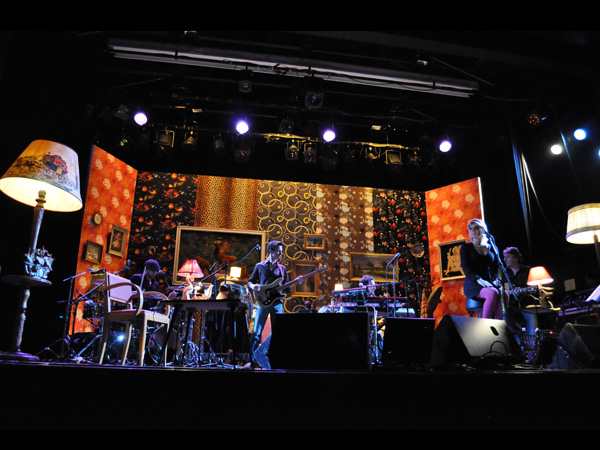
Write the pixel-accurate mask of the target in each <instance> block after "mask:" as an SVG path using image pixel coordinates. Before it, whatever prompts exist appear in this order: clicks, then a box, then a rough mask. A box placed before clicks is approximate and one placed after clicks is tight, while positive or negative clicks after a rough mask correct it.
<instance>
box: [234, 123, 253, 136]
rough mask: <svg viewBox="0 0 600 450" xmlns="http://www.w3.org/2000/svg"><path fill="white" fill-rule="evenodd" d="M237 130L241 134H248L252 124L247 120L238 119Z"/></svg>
mask: <svg viewBox="0 0 600 450" xmlns="http://www.w3.org/2000/svg"><path fill="white" fill-rule="evenodd" d="M235 130H236V131H237V132H238V133H239V134H246V133H247V132H248V131H249V130H250V125H248V122H247V121H245V120H238V121H237V123H236V124H235Z"/></svg>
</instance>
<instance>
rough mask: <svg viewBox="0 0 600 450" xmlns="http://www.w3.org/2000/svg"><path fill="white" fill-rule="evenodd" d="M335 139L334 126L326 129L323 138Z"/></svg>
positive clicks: (327, 140) (328, 140)
mask: <svg viewBox="0 0 600 450" xmlns="http://www.w3.org/2000/svg"><path fill="white" fill-rule="evenodd" d="M334 139H335V131H334V130H333V128H332V127H331V128H327V129H325V131H323V140H324V141H325V142H331V141H333V140H334Z"/></svg>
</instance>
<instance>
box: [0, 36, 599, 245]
mask: <svg viewBox="0 0 600 450" xmlns="http://www.w3.org/2000/svg"><path fill="white" fill-rule="evenodd" d="M3 36H4V37H5V39H4V41H3V42H5V43H8V44H6V45H5V48H7V49H8V50H9V52H8V54H9V57H7V59H6V60H5V62H6V64H5V70H4V78H3V81H4V83H3V84H2V87H3V89H4V92H5V95H4V97H5V99H7V100H5V102H4V104H5V110H6V111H8V110H9V109H10V110H11V111H19V110H25V108H26V107H27V106H26V105H27V104H33V103H36V102H37V104H38V105H39V106H40V108H42V112H39V113H34V112H29V111H28V112H27V114H29V115H30V116H31V122H30V123H33V122H35V128H31V127H28V126H27V125H26V124H24V123H22V121H18V120H15V123H16V127H17V128H22V130H20V131H23V132H22V133H14V134H15V135H16V136H20V137H23V139H25V136H26V134H27V133H32V134H34V136H32V138H40V137H42V136H46V137H49V138H52V137H53V134H55V137H54V138H55V139H56V140H59V141H63V142H64V141H65V140H66V141H67V142H66V143H67V144H69V142H68V141H69V139H72V136H73V135H74V133H79V134H81V133H83V132H85V133H87V134H86V136H87V137H86V139H88V141H85V140H84V139H81V138H79V140H75V139H73V140H74V141H76V142H77V144H75V143H74V144H73V146H77V147H78V148H81V147H82V146H84V145H87V144H86V142H90V141H93V140H95V141H96V142H98V143H99V144H100V145H101V146H102V147H103V148H105V149H106V150H108V151H110V152H112V153H114V154H115V155H116V156H118V157H119V158H121V159H123V160H124V161H126V162H127V163H129V164H131V165H132V166H134V167H135V168H137V169H139V170H160V171H174V172H185V173H200V174H211V175H220V176H241V177H251V178H263V179H264V178H268V179H282V180H291V181H307V182H322V183H330V184H351V185H360V186H373V187H382V188H394V189H411V190H428V189H432V188H436V187H439V186H444V185H447V184H449V183H453V182H457V181H461V180H464V179H467V178H471V177H481V178H482V184H483V187H484V192H485V195H486V196H487V197H488V198H484V200H485V201H486V203H485V206H486V213H488V211H493V210H494V203H496V201H499V202H504V201H506V200H507V199H509V201H510V203H511V205H512V207H513V209H515V210H516V212H514V213H512V214H510V216H511V217H512V219H515V218H516V219H517V220H518V217H519V215H520V214H521V211H520V208H521V206H520V197H519V192H518V185H517V181H516V178H515V166H514V159H513V149H514V148H518V149H520V150H522V152H523V154H524V155H525V157H526V161H527V164H528V167H529V169H530V172H531V180H532V182H533V184H534V188H535V189H536V190H535V193H534V195H535V196H536V198H535V199H534V200H532V203H535V202H539V203H540V205H541V206H540V209H542V210H543V213H544V217H543V218H542V219H540V220H541V221H543V222H554V225H553V226H554V227H556V228H557V229H558V230H559V231H560V233H559V234H562V228H563V227H564V224H562V222H563V221H564V217H565V215H566V210H567V209H568V208H569V207H570V206H574V205H575V204H579V203H584V202H589V201H595V200H597V197H598V187H597V183H596V181H595V176H596V174H597V171H598V169H599V168H600V167H599V163H598V158H597V157H596V155H595V151H594V146H595V145H596V144H597V143H598V142H600V139H598V131H597V130H594V133H595V136H594V133H593V135H592V137H596V140H595V141H592V144H577V146H575V144H573V147H572V149H571V152H570V154H569V155H568V156H565V155H563V156H561V157H559V158H550V157H549V154H548V152H547V149H546V148H545V145H546V144H547V142H548V141H549V139H550V138H552V139H555V138H557V137H560V134H559V132H560V131H564V132H565V134H566V132H567V131H568V129H569V127H570V126H572V125H574V124H576V123H578V121H581V120H591V121H593V122H595V121H596V120H597V117H598V86H597V84H598V83H597V80H598V77H597V67H596V66H597V61H598V53H599V44H600V42H599V39H598V37H599V34H598V32H594V31H564V30H563V31H315V30H311V31H295V30H294V31H61V32H41V31H38V32H24V31H19V32H5V34H4V35H3ZM123 46H124V47H129V48H137V49H144V51H145V54H146V55H150V56H152V57H153V58H154V59H155V61H147V60H132V59H124V58H120V57H117V53H118V50H119V48H121V47H123ZM169 55H170V56H169ZM199 57H202V58H212V61H213V63H215V64H216V65H217V66H218V68H215V67H206V66H200V65H198V64H197V63H198V61H197V60H198V58H199ZM258 60H261V61H263V63H261V65H258V64H257V63H256V61H258ZM240 61H247V62H240ZM424 61H426V62H427V64H423V62H424ZM192 62H193V63H192ZM213 65H214V64H213ZM40 67H43V69H44V70H40ZM233 69H236V70H233ZM241 69H244V70H246V71H247V72H244V70H241ZM342 71H345V72H356V73H377V74H379V75H382V74H383V75H390V74H391V75H398V74H401V75H402V76H403V78H405V79H406V78H408V79H414V80H426V81H427V80H432V81H435V84H434V85H432V86H429V87H423V86H424V85H417V86H416V87H415V85H414V84H413V83H410V82H409V83H407V82H406V81H404V82H403V83H404V84H402V83H401V82H398V81H394V82H384V83H382V82H378V84H377V85H376V84H375V83H370V85H365V83H364V80H362V81H363V83H360V84H357V83H354V82H351V81H356V79H352V77H360V75H356V74H352V75H348V76H347V77H346V79H345V80H343V81H344V82H341V81H340V79H339V78H338V79H336V80H335V81H333V78H332V74H333V75H335V74H338V73H339V72H342ZM407 75H408V76H407ZM242 76H244V77H246V76H250V79H251V81H252V89H251V92H247V93H244V92H240V90H239V81H240V78H241V77H242ZM448 80H450V82H451V84H455V85H456V86H467V87H473V91H472V92H469V94H470V95H468V96H466V97H460V96H448V95H441V94H439V93H438V92H439V89H444V84H445V82H446V81H448ZM309 81H312V82H315V81H320V84H319V85H318V86H317V87H318V88H319V89H321V90H322V92H323V93H324V102H323V105H322V106H321V107H320V108H307V107H306V105H305V103H304V99H303V92H304V89H305V88H306V86H307V83H308V82H309ZM379 83H380V84H379ZM432 87H433V89H432ZM311 88H312V86H311ZM33 99H35V101H32V100H33ZM11 102H12V103H11ZM138 104H139V105H146V106H150V107H151V109H152V110H151V120H152V122H151V125H150V126H148V127H146V129H145V132H146V133H147V134H148V135H149V137H150V138H152V137H153V136H152V133H154V132H155V131H156V130H157V129H158V128H160V127H162V126H165V125H168V126H173V127H176V128H178V129H179V131H180V132H181V131H182V130H183V129H184V128H196V129H198V130H200V131H201V133H202V136H201V140H200V145H199V147H198V149H197V150H195V151H188V150H183V149H181V148H175V149H174V150H173V151H171V152H167V153H164V152H157V151H154V150H153V147H150V148H147V147H144V146H140V145H138V146H135V145H134V146H132V147H127V148H121V147H120V146H119V145H118V143H119V140H120V138H121V137H122V135H123V133H124V134H126V135H129V136H130V137H133V138H135V136H134V135H135V134H139V133H141V130H140V129H139V128H136V127H134V126H133V125H131V121H130V120H128V121H123V120H121V119H117V118H115V117H114V115H113V116H111V118H110V120H107V116H106V113H107V112H109V113H111V114H112V113H114V111H115V109H116V108H117V107H118V106H119V105H127V106H129V107H130V108H131V109H133V108H135V107H136V106H137V105H138ZM11 105H12V106H11ZM190 106H195V107H196V106H198V107H200V108H201V110H202V112H201V113H199V114H190V113H189V108H188V109H185V108H184V109H182V108H181V107H190ZM111 108H112V109H111ZM532 111H539V112H541V113H542V114H544V115H545V117H547V118H548V120H546V121H545V122H544V126H542V127H538V128H537V129H532V128H531V127H529V125H528V124H527V120H526V117H527V115H528V113H530V112H532ZM237 112H245V113H246V114H247V116H248V117H249V118H251V119H252V120H253V131H254V132H255V133H259V134H261V135H260V136H259V137H257V139H255V143H254V147H253V153H252V156H251V159H250V162H249V163H246V164H238V163H236V162H235V160H234V159H233V157H232V156H231V153H228V154H227V156H223V155H219V154H217V153H216V152H214V151H212V149H211V146H212V141H213V139H214V136H215V134H217V133H222V134H227V135H231V136H234V134H231V133H232V131H231V129H230V127H231V120H232V118H233V116H234V114H235V113H237ZM36 114H38V115H36ZM66 115H68V117H65V116H66ZM285 115H290V116H292V117H293V118H294V120H295V129H294V130H293V133H294V134H295V135H299V136H308V137H311V138H314V139H319V127H320V125H321V124H322V123H323V122H324V121H326V120H331V121H332V122H334V123H336V130H337V132H338V142H342V143H357V142H358V143H361V142H362V143H376V144H382V143H385V142H388V143H391V144H394V145H397V146H404V147H408V148H410V149H412V148H419V149H420V151H419V154H420V156H421V158H422V160H421V165H420V166H419V168H418V169H414V168H409V167H406V165H405V167H404V168H403V169H401V170H399V169H398V168H397V167H394V168H391V167H389V166H386V165H385V164H384V161H382V160H378V161H374V162H371V161H366V160H365V159H364V157H361V153H360V150H359V153H358V157H357V158H355V159H354V160H352V161H348V160H346V159H342V158H340V161H339V162H338V164H337V165H336V166H333V167H332V166H331V165H329V166H326V165H323V164H320V163H317V164H303V163H302V162H301V161H295V162H290V161H286V160H285V157H284V152H283V147H284V143H282V141H279V140H269V139H265V138H264V134H265V133H277V132H278V129H277V128H278V125H279V122H280V119H281V118H282V117H283V116H285ZM38 117H39V120H36V119H37V118H38ZM373 122H380V123H382V124H384V125H389V128H388V133H386V134H383V135H378V136H376V135H374V134H372V133H371V132H370V130H369V126H370V125H371V123H373ZM52 127H54V128H52ZM13 131H15V130H14V129H13ZM17 131H19V130H17ZM441 131H443V132H445V133H447V134H448V136H449V137H451V138H452V139H453V140H454V141H455V144H454V148H453V149H452V151H451V152H450V153H448V154H445V155H442V154H440V153H439V152H436V151H435V150H434V149H433V148H432V147H431V146H430V145H428V142H429V141H428V140H427V139H424V138H426V137H427V138H431V137H433V136H434V135H435V134H436V133H439V132H441ZM179 134H181V133H179ZM133 140H134V141H135V142H137V141H136V140H135V139H133ZM178 142H181V138H180V137H179V138H178V140H177V141H176V144H177V143H178ZM429 143H430V142H429ZM24 145H26V143H19V144H18V145H16V147H17V149H16V150H15V151H16V152H18V151H19V149H20V148H21V147H23V146H24ZM585 145H587V147H585ZM345 151H346V150H343V149H342V147H340V148H339V155H340V156H341V155H343V154H344V152H345ZM15 157H16V155H7V158H8V159H10V160H11V161H8V159H7V161H6V164H10V162H12V160H14V158H15ZM403 157H404V158H406V152H405V154H404V156H403ZM405 161H406V160H405ZM429 162H435V163H436V165H435V166H432V165H430V164H429ZM566 193H569V194H568V195H567V194H566ZM494 195H497V196H499V197H500V199H495V198H493V196H494ZM561 197H562V198H563V201H564V203H565V204H564V205H560V207H558V204H557V199H558V198H561ZM565 197H567V198H566V199H564V198H565ZM488 215H490V214H488ZM554 215H555V217H553V216H554ZM544 226H546V225H544Z"/></svg>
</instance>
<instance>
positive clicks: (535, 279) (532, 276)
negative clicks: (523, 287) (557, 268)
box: [527, 266, 554, 286]
mask: <svg viewBox="0 0 600 450" xmlns="http://www.w3.org/2000/svg"><path fill="white" fill-rule="evenodd" d="M553 281H554V279H553V278H552V277H551V276H550V274H549V273H548V271H547V270H546V268H545V267H543V266H537V267H532V268H531V269H530V270H529V277H528V278H527V285H528V286H539V285H541V284H550V283H552V282H553Z"/></svg>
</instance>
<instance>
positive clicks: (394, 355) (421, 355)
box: [381, 317, 435, 365]
mask: <svg viewBox="0 0 600 450" xmlns="http://www.w3.org/2000/svg"><path fill="white" fill-rule="evenodd" d="M434 329H435V319H415V318H400V317H388V318H386V319H385V333H384V338H383V353H382V355H381V362H382V363H383V364H390V365H393V364H427V363H429V361H430V359H431V346H432V344H433V333H434Z"/></svg>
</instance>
